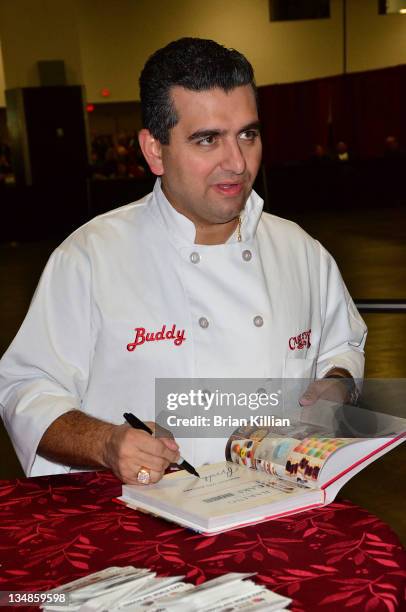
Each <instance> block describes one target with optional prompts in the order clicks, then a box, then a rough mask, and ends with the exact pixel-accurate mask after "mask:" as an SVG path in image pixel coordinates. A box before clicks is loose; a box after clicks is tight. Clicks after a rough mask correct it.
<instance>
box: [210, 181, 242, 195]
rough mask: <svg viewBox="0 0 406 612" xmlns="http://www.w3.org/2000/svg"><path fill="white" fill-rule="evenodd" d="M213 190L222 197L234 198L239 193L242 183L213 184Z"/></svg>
mask: <svg viewBox="0 0 406 612" xmlns="http://www.w3.org/2000/svg"><path fill="white" fill-rule="evenodd" d="M213 188H214V189H215V190H216V191H217V192H218V193H221V194H222V195H226V196H236V195H238V194H240V193H241V191H242V189H243V183H215V184H214V185H213Z"/></svg>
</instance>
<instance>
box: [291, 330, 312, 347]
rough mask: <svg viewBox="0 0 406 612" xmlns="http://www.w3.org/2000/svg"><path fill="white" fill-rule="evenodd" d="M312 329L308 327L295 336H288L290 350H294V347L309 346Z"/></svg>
mask: <svg viewBox="0 0 406 612" xmlns="http://www.w3.org/2000/svg"><path fill="white" fill-rule="evenodd" d="M311 333H312V330H311V329H308V330H307V331H304V332H301V333H300V334H298V335H297V336H292V337H291V338H289V348H290V350H291V351H295V350H296V349H299V350H301V349H304V348H310V346H311V342H310V336H311Z"/></svg>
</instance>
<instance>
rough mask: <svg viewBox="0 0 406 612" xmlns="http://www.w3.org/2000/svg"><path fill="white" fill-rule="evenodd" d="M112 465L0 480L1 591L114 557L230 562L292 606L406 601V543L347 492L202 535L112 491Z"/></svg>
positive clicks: (402, 604)
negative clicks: (311, 506) (343, 497)
mask: <svg viewBox="0 0 406 612" xmlns="http://www.w3.org/2000/svg"><path fill="white" fill-rule="evenodd" d="M120 492H121V485H120V483H119V481H118V480H117V479H116V478H115V477H114V476H113V475H112V474H111V473H109V472H84V473H76V474H67V475H62V476H50V477H41V478H28V479H20V480H13V481H0V591H25V590H27V591H44V590H47V589H51V588H54V587H56V586H58V585H60V584H63V583H66V582H69V581H71V580H73V579H75V578H79V577H81V576H85V575H87V574H89V573H91V572H93V571H97V570H100V569H103V568H105V567H108V566H112V565H134V566H138V567H149V568H152V569H153V570H154V571H156V572H157V573H158V574H159V575H174V574H177V575H178V574H182V575H185V576H186V580H190V581H192V582H194V583H196V584H199V583H201V582H203V581H205V580H208V579H210V578H214V577H216V576H218V575H220V574H222V573H224V572H229V571H237V572H246V571H256V572H257V577H256V580H257V581H258V582H259V583H262V584H265V585H266V586H268V587H269V588H270V589H272V590H274V591H276V592H278V593H280V594H282V595H286V596H288V597H291V598H292V600H293V602H292V604H291V608H290V609H291V610H292V611H293V612H309V611H311V612H313V610H321V611H323V610H326V611H328V612H331V611H335V610H348V611H351V610H354V611H356V612H358V611H360V610H362V611H364V610H365V611H373V610H376V611H377V612H380V611H387V612H395V611H398V610H406V595H405V590H406V551H405V549H404V548H403V547H402V546H401V544H400V542H399V540H398V538H397V536H396V535H395V534H394V533H393V532H392V531H391V529H390V528H389V527H388V526H387V525H386V524H384V523H383V522H382V521H380V520H379V519H378V518H376V517H375V516H372V515H371V514H369V513H368V512H367V511H365V510H363V509H362V508H359V507H358V506H355V505H353V504H351V503H350V502H347V501H339V502H337V503H333V504H331V505H329V506H327V507H325V508H322V509H316V510H311V511H307V512H304V513H301V514H297V515H294V516H291V517H288V518H281V519H277V520H274V521H269V522H267V523H263V524H261V525H256V526H252V527H245V528H244V529H236V530H234V531H231V532H228V533H225V534H222V535H217V536H212V537H204V536H201V535H198V534H196V533H193V532H192V531H189V530H187V529H183V528H180V527H178V526H176V525H174V524H171V523H169V522H165V521H163V520H160V519H157V518H154V517H152V516H149V515H146V514H142V513H140V512H136V511H134V510H131V509H128V508H126V507H125V506H123V505H121V504H119V503H117V502H116V501H114V498H115V497H116V496H118V495H120Z"/></svg>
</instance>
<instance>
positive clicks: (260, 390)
mask: <svg viewBox="0 0 406 612" xmlns="http://www.w3.org/2000/svg"><path fill="white" fill-rule="evenodd" d="M257 393H258V395H264V394H266V389H264V387H260V388H259V389H257Z"/></svg>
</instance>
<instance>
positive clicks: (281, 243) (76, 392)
mask: <svg viewBox="0 0 406 612" xmlns="http://www.w3.org/2000/svg"><path fill="white" fill-rule="evenodd" d="M262 204H263V202H262V200H261V199H260V198H259V197H258V196H257V194H255V192H252V194H251V195H250V197H249V198H248V201H247V203H246V206H245V209H244V211H243V213H242V226H241V234H242V241H241V242H238V241H237V238H236V235H233V236H232V237H231V238H230V239H229V240H228V242H227V243H226V244H220V245H198V244H194V240H195V227H194V225H193V223H192V222H191V221H190V220H189V219H187V218H186V217H185V216H183V215H181V214H180V213H178V212H177V211H176V210H175V209H174V208H173V207H172V206H171V205H170V204H169V202H168V201H167V199H166V197H165V196H164V194H163V192H162V190H161V186H160V181H159V180H158V181H157V182H156V185H155V188H154V191H153V192H152V193H151V194H149V195H147V196H146V197H145V198H143V199H142V200H140V201H139V202H135V203H134V204H129V205H127V206H123V207H121V208H117V209H115V210H113V211H111V212H108V213H106V214H104V215H101V216H99V217H96V218H95V219H92V220H91V221H90V222H88V223H87V224H85V225H84V226H82V227H80V228H79V229H77V230H76V231H75V232H74V233H73V234H72V235H71V236H69V237H68V238H67V239H66V240H65V241H64V242H63V243H62V244H61V246H59V247H58V248H57V249H56V250H55V251H54V253H53V254H52V255H51V257H50V259H49V261H48V264H47V266H46V268H45V270H44V272H43V274H42V277H41V279H40V282H39V285H38V287H37V290H36V292H35V294H34V297H33V300H32V303H31V306H30V309H29V311H28V314H27V316H26V318H25V320H24V322H23V324H22V326H21V328H20V330H19V332H18V334H17V336H16V338H15V339H14V341H13V343H12V344H11V346H10V348H9V349H8V351H7V352H6V353H5V355H4V356H3V359H2V361H1V363H0V404H1V409H2V417H3V420H4V423H5V426H6V428H7V430H8V432H9V434H10V437H11V439H12V441H13V444H14V446H15V450H16V453H17V455H18V457H19V459H20V461H21V464H22V466H23V469H24V471H25V473H26V474H27V475H31V476H35V475H39V474H50V473H60V472H64V471H69V469H70V468H68V467H67V466H63V465H60V464H57V463H54V462H51V461H48V460H47V459H44V458H43V457H40V456H39V455H37V454H36V449H37V446H38V444H39V442H40V440H41V437H42V435H43V433H44V431H45V430H46V429H47V427H48V426H49V425H50V424H51V423H52V422H53V421H54V420H55V419H56V418H57V417H59V416H60V415H62V414H63V413H65V412H67V411H69V410H72V409H74V408H79V409H81V410H83V411H84V412H86V413H88V414H90V415H93V416H96V417H99V418H101V419H104V420H107V421H110V422H113V423H122V422H123V417H122V415H123V412H126V411H127V412H134V413H135V414H137V415H138V417H139V418H141V419H143V420H153V419H154V408H155V407H154V381H155V378H189V377H191V378H214V377H216V378H237V377H243V378H250V377H253V378H260V377H272V378H274V377H276V378H282V377H287V378H289V377H292V378H293V377H319V378H321V377H322V376H323V375H324V374H326V373H327V372H328V371H329V370H330V369H331V368H333V367H335V366H336V367H341V368H346V369H347V370H349V371H350V372H351V374H352V375H353V376H354V378H361V377H362V375H363V366H364V355H363V346H364V342H365V337H366V327H365V325H364V323H363V321H362V319H361V317H360V316H359V314H358V312H357V310H356V308H355V306H354V303H353V302H352V300H351V298H350V296H349V294H348V292H347V290H346V288H345V286H344V283H343V280H342V278H341V275H340V273H339V271H338V268H337V266H336V264H335V262H334V260H333V259H332V257H331V256H330V255H329V254H328V253H327V251H326V250H325V249H324V248H323V247H322V246H321V245H320V244H319V243H318V242H317V241H316V240H314V239H313V238H311V237H310V236H309V235H308V234H306V233H305V232H304V231H303V230H302V229H300V228H299V227H298V226H297V225H296V224H295V223H292V222H290V221H287V220H284V219H281V218H279V217H276V216H273V215H270V214H267V213H263V212H262ZM163 325H165V326H166V328H165V329H166V330H170V329H172V327H173V325H176V331H178V330H179V331H180V332H182V330H183V334H184V340H183V341H182V342H180V343H178V344H175V342H174V341H171V340H164V341H151V342H144V343H143V344H139V345H138V346H136V348H135V350H128V348H127V347H128V345H129V348H130V349H131V343H134V339H135V333H136V332H135V329H136V328H144V329H145V333H147V332H157V331H159V330H161V329H162V326H163ZM310 330H311V331H310ZM309 332H310V334H311V335H310V337H311V342H306V341H305V342H301V339H303V338H305V340H306V338H307V336H306V334H308V333H309ZM175 333H176V332H175ZM303 333H304V334H305V335H304V336H303ZM308 345H310V346H308ZM220 442H221V445H220V444H217V448H216V449H215V448H214V447H215V446H216V445H214V446H213V445H208V444H200V445H199V444H194V443H193V441H192V440H180V443H181V451H182V452H183V454H184V456H185V457H187V458H188V460H189V461H191V462H192V463H194V464H196V465H199V464H200V463H203V462H204V461H207V460H214V459H216V460H220V459H221V458H222V457H224V443H223V441H222V440H221V441H220ZM220 448H221V449H220Z"/></svg>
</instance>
